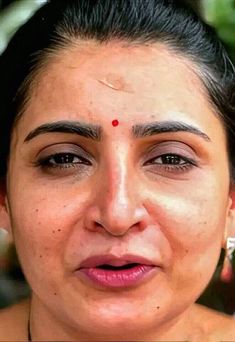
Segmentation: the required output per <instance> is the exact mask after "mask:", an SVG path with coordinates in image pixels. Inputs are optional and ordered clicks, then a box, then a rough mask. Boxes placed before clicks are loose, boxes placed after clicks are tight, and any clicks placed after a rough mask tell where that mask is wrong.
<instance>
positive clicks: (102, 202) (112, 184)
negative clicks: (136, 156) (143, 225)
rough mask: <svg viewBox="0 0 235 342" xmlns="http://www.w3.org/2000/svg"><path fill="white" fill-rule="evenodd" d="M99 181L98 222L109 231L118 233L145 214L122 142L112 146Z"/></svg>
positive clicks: (120, 233) (124, 230)
mask: <svg viewBox="0 0 235 342" xmlns="http://www.w3.org/2000/svg"><path fill="white" fill-rule="evenodd" d="M102 184H103V186H102V187H103V190H104V191H102V192H100V197H99V200H98V202H99V203H97V205H98V206H99V211H100V219H101V224H102V226H104V228H105V229H106V230H109V231H110V232H112V233H113V234H116V235H117V234H118V235H122V234H124V233H125V232H126V231H127V230H128V229H129V228H131V227H132V226H133V225H136V224H137V223H140V221H141V220H142V219H143V216H144V215H145V212H144V208H143V207H142V204H141V200H140V197H139V196H138V187H137V186H136V185H135V173H134V168H133V163H132V162H131V157H130V153H129V151H128V149H127V147H126V145H125V146H123V147H121V145H119V146H118V147H116V149H115V154H114V157H113V158H112V160H110V161H109V162H107V165H106V167H105V177H104V179H103V181H102Z"/></svg>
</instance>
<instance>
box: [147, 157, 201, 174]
mask: <svg viewBox="0 0 235 342" xmlns="http://www.w3.org/2000/svg"><path fill="white" fill-rule="evenodd" d="M164 157H165V158H167V157H170V159H171V160H172V158H173V159H174V158H177V159H178V161H180V162H181V161H183V162H184V163H183V164H170V163H169V164H167V163H165V164H164V163H156V162H154V161H155V160H157V159H162V158H164ZM145 165H152V166H155V165H157V166H158V167H160V168H164V171H167V172H174V171H175V172H186V171H189V170H190V169H192V168H193V167H197V166H198V164H197V162H196V161H195V160H193V159H191V158H188V157H184V156H181V155H179V154H176V153H165V154H162V155H160V156H157V157H155V158H152V159H150V160H149V161H147V162H146V163H145Z"/></svg>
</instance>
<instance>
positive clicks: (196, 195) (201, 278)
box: [148, 184, 228, 293]
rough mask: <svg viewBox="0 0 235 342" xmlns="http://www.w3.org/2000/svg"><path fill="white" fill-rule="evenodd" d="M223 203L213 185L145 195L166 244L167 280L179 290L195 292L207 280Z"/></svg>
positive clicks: (223, 212)
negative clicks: (169, 254)
mask: <svg viewBox="0 0 235 342" xmlns="http://www.w3.org/2000/svg"><path fill="white" fill-rule="evenodd" d="M205 194H206V196H205ZM215 199H216V200H215ZM227 201H228V198H226V194H225V192H221V191H220V189H218V186H217V187H216V184H214V185H213V186H211V187H209V186H208V188H207V189H206V186H201V187H200V188H197V187H195V188H193V189H192V184H191V187H190V188H187V187H185V188H184V189H183V188H182V189H181V190H179V189H174V191H169V189H168V191H166V189H165V191H163V192H159V191H158V194H157V196H156V194H153V193H152V194H149V202H148V205H149V208H150V211H151V213H152V216H153V217H154V218H155V221H156V222H158V228H159V229H160V230H161V231H162V234H164V235H165V237H166V238H167V240H168V242H169V244H170V248H171V251H172V260H171V265H172V273H171V278H172V279H173V280H174V284H175V286H176V287H177V288H178V289H180V291H181V290H182V289H184V288H185V289H186V290H188V289H189V288H191V289H192V291H193V288H194V287H195V288H196V287H197V290H196V291H195V293H198V292H199V289H200V288H201V289H202V287H203V286H205V284H206V283H207V282H208V281H209V279H210V278H211V276H212V274H213V272H214V270H215V267H216V264H217V262H218V258H219V255H220V251H221V243H222V239H223V233H224V228H225V223H226V203H227ZM195 276H196V277H197V279H198V281H197V283H195V281H194V280H195Z"/></svg>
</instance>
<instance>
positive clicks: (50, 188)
mask: <svg viewBox="0 0 235 342" xmlns="http://www.w3.org/2000/svg"><path fill="white" fill-rule="evenodd" d="M194 69H195V68H194V66H193V64H192V63H191V62H190V61H187V60H186V59H184V58H180V57H177V56H176V55H174V54H173V53H172V52H168V50H167V49H166V48H165V47H164V46H161V45H156V46H139V47H138V46H132V47H127V46H125V47H124V46H123V47H122V46H121V45H120V44H115V43H112V44H111V43H110V44H108V45H106V46H103V47H101V46H98V45H95V44H94V43H90V44H89V45H88V44H87V45H85V44H81V46H78V45H77V47H73V48H71V49H70V50H67V51H66V52H58V54H57V56H55V57H53V58H50V60H49V62H48V65H47V67H45V68H44V70H43V71H42V72H41V74H40V76H38V78H37V80H35V82H34V88H33V90H32V92H31V94H30V101H29V103H28V104H27V108H26V110H25V112H24V114H23V116H22V117H21V119H20V120H19V122H18V124H17V126H16V128H15V129H14V134H13V138H12V145H11V155H10V162H9V172H8V180H7V185H8V204H9V208H10V217H11V228H12V232H13V236H14V240H15V243H16V247H17V251H18V254H19V258H20V261H21V263H22V266H23V269H24V272H25V275H26V277H27V279H28V281H29V283H30V285H31V287H32V289H33V291H34V293H35V294H36V297H37V305H38V306H40V308H41V311H42V312H43V310H44V312H46V310H47V309H46V308H47V307H48V308H49V310H50V312H51V313H53V314H54V316H53V317H54V318H55V317H56V318H57V319H58V320H59V319H60V320H61V322H62V321H63V323H66V324H70V325H71V326H73V327H77V329H80V330H81V331H86V329H88V330H89V331H90V332H91V334H94V332H95V333H96V334H97V336H98V334H99V333H102V332H103V333H104V334H106V333H107V327H109V332H112V333H113V334H114V336H120V334H121V333H123V331H124V330H125V331H132V330H133V332H134V331H135V332H136V333H140V332H143V331H147V330H148V331H151V329H152V330H153V329H154V327H156V326H159V327H160V325H161V324H163V322H164V321H166V320H167V321H170V320H171V319H172V318H173V317H175V316H177V315H179V314H180V313H182V312H183V311H184V310H186V308H187V307H189V306H190V305H191V304H192V303H193V302H194V301H195V300H196V299H197V298H198V297H199V295H200V294H201V293H202V292H203V290H204V288H205V287H206V285H207V284H208V282H209V280H210V278H211V276H212V274H213V272H214V270H215V267H216V264H217V261H218V258H219V255H220V250H221V246H222V243H223V237H224V231H225V228H226V227H227V226H228V221H229V219H228V218H229V215H230V214H229V208H230V205H231V200H230V197H229V168H228V158H227V152H226V137H225V133H224V129H223V126H222V124H221V122H220V121H219V119H218V117H217V116H216V114H215V113H214V111H213V108H212V106H211V104H210V103H209V101H208V99H207V96H206V93H205V91H204V90H203V86H202V83H201V81H200V80H199V78H198V77H197V75H196V73H195V72H194ZM113 120H118V122H119V124H117V125H114V123H113ZM61 121H63V122H64V121H66V125H65V124H64V123H62V124H61V125H60V126H59V125H55V123H58V122H61ZM79 124H86V125H93V126H92V127H93V128H97V126H98V132H97V133H98V135H100V137H99V139H95V138H94V137H93V138H90V137H84V136H82V135H80V134H79V132H81V130H80V131H79V129H78V128H75V127H73V129H74V131H73V132H72V131H71V127H70V126H71V125H72V126H74V125H76V126H77V127H78V125H79ZM42 125H49V129H48V127H47V129H46V128H45V127H46V126H44V128H41V129H38V128H39V127H40V126H42ZM137 125H138V126H137ZM145 125H150V127H151V128H149V127H148V129H146V127H145ZM58 127H59V128H58ZM68 127H70V132H69V130H68ZM35 130H36V131H35ZM96 138H97V137H96ZM55 154H57V156H55ZM104 254H111V255H114V256H117V257H122V256H123V255H124V254H133V255H138V256H143V257H145V258H147V259H149V260H151V261H152V263H154V264H157V265H158V272H155V273H154V275H153V276H151V277H150V278H149V279H148V280H147V281H143V282H140V283H138V284H137V285H132V286H129V287H122V288H108V287H107V288H106V287H102V286H98V285H96V284H94V283H92V282H89V281H87V280H86V279H85V278H83V277H78V276H76V273H75V271H76V270H77V269H78V267H79V265H80V264H81V262H82V261H83V260H84V259H86V258H88V257H91V256H94V255H104ZM120 327H121V331H120ZM93 336H94V335H93ZM105 336H106V335H105ZM139 336H140V335H139Z"/></svg>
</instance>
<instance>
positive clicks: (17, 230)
mask: <svg viewBox="0 0 235 342" xmlns="http://www.w3.org/2000/svg"><path fill="white" fill-rule="evenodd" d="M27 189H28V190H27V191H26V190H25V191H21V190H20V189H17V188H15V191H14V201H13V203H12V205H11V212H12V225H13V231H14V239H15V244H16V248H17V251H18V255H19V259H20V261H21V264H22V267H23V269H24V270H25V273H26V276H27V274H28V276H29V277H30V279H32V281H31V283H34V282H35V280H34V279H36V278H37V277H38V278H40V274H42V273H44V272H45V270H52V269H53V270H54V271H55V272H54V276H55V277H57V276H58V274H57V275H56V273H60V276H61V275H62V272H63V269H64V265H63V263H64V259H65V253H66V248H67V243H68V241H69V237H70V236H71V235H72V234H73V231H74V230H75V229H80V228H81V226H82V220H83V217H84V212H85V211H86V203H87V198H89V194H88V192H86V191H83V192H79V194H78V191H77V194H76V195H75V194H74V193H72V191H63V187H61V188H60V187H58V188H57V187H55V186H54V187H53V188H48V186H46V185H45V186H41V185H40V186H38V188H36V187H35V185H34V187H30V186H28V187H27ZM29 199H30V200H29ZM77 241H78V243H80V244H81V245H82V239H80V240H79V239H78V240H77ZM76 247H77V248H78V249H79V247H81V246H76ZM35 265H37V268H35Z"/></svg>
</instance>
